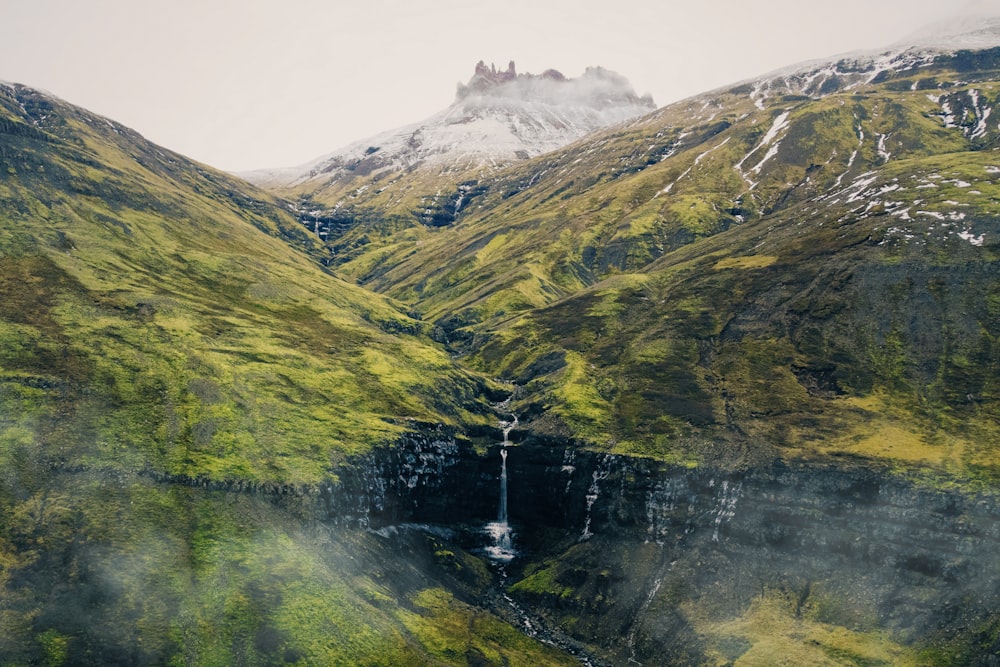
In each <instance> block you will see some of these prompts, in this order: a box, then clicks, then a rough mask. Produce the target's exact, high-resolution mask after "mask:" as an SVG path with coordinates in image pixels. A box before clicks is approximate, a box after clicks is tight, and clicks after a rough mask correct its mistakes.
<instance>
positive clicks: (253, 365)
mask: <svg viewBox="0 0 1000 667" xmlns="http://www.w3.org/2000/svg"><path fill="white" fill-rule="evenodd" d="M3 90H4V95H3V97H2V98H0V99H2V101H3V106H2V113H3V117H2V119H0V129H2V130H3V132H4V134H3V137H4V151H3V157H2V159H3V165H2V169H0V188H2V190H0V197H2V199H0V201H2V215H3V219H4V224H3V226H2V227H0V290H2V299H0V304H2V305H0V312H2V319H0V322H2V324H0V326H2V329H0V340H2V341H3V343H2V347H0V350H2V353H0V354H2V356H0V367H2V368H3V383H4V384H3V387H4V392H3V394H2V396H3V398H2V400H3V414H5V415H7V418H6V419H5V420H4V423H3V437H4V440H5V442H7V443H9V445H8V447H7V449H11V450H16V449H17V448H21V447H31V448H35V447H36V446H37V442H44V443H46V446H45V447H44V451H45V455H46V456H47V457H50V458H51V461H52V463H53V465H63V466H76V465H84V466H87V467H111V468H115V469H120V470H127V471H141V470H156V471H160V472H164V473H169V474H173V475H186V476H190V477H208V478H213V479H234V478H239V479H244V480H249V481H252V482H279V483H294V484H311V483H316V482H318V481H319V480H320V479H322V478H323V477H324V475H326V474H327V473H328V471H329V469H330V466H331V464H332V463H334V462H336V461H337V460H339V459H341V458H342V457H343V456H344V455H345V454H347V453H351V452H357V451H363V450H364V449H366V448H368V447H370V446H371V445H372V444H375V443H384V442H389V441H391V440H393V439H394V437H395V436H396V435H397V434H399V433H401V432H402V431H404V430H405V429H406V424H407V420H417V421H421V422H431V423H451V424H454V423H457V422H462V423H470V422H471V423H475V422H476V421H477V420H478V419H480V417H477V416H476V415H475V414H473V413H475V412H476V411H477V410H481V409H480V408H478V407H477V403H476V401H477V394H478V392H479V390H480V384H481V383H480V382H479V381H478V380H476V379H474V378H473V377H472V376H470V375H468V374H467V373H465V372H463V371H461V370H459V369H457V368H456V367H455V366H454V364H453V363H452V362H451V361H450V360H449V358H448V356H447V355H446V354H444V353H443V352H442V351H440V350H439V349H436V348H435V347H434V346H433V344H432V343H431V341H430V340H429V339H428V338H427V337H426V333H427V326H426V325H424V324H423V323H421V322H418V321H415V320H413V319H412V318H411V317H409V316H407V315H406V314H405V313H404V312H402V311H401V310H400V309H399V308H398V307H397V306H395V305H394V304H393V303H391V302H390V301H388V300H387V299H384V298H381V297H378V296H375V295H372V294H371V293H369V292H366V291H364V290H361V289H359V288H358V287H355V286H353V285H351V284H348V283H346V282H344V281H342V280H339V279H338V278H336V277H335V276H333V275H331V274H330V273H328V272H324V271H322V270H321V269H320V268H319V262H318V261H316V260H317V258H318V257H321V256H322V252H323V251H322V248H320V247H319V245H318V243H317V241H316V240H315V239H314V238H313V237H311V236H309V235H308V234H307V233H306V232H305V230H303V229H301V227H300V226H299V225H298V224H297V223H296V222H295V220H294V219H293V218H291V217H290V215H289V214H288V213H287V212H286V211H284V210H283V209H282V206H281V205H280V203H278V202H276V201H275V200H273V199H271V198H270V197H268V196H267V195H264V194H263V193H261V192H259V191H256V190H254V189H253V188H251V187H250V186H248V185H246V184H245V183H243V182H241V181H239V180H236V179H233V178H231V177H228V176H225V175H223V174H221V173H219V172H216V171H214V170H211V169H209V168H207V167H203V166H199V165H196V164H193V163H191V162H189V161H187V160H185V159H184V158H182V157H181V156H178V155H176V154H171V153H168V152H166V151H164V150H162V149H159V148H157V147H155V146H152V145H150V144H148V143H146V142H144V141H143V140H142V139H141V137H139V136H138V135H136V134H135V133H133V132H131V131H129V130H126V129H125V128H122V127H120V126H118V125H115V124H114V123H112V122H110V121H106V120H105V119H103V118H99V117H97V116H92V115H90V114H87V113H86V112H83V111H80V110H78V109H74V108H72V107H69V106H68V105H64V104H62V103H59V102H57V101H54V100H51V99H49V98H46V97H42V96H40V95H38V94H36V93H33V92H31V91H29V90H27V89H23V88H22V89H14V90H12V89H9V88H5V89H3ZM262 232H263V233H262ZM470 410H471V411H472V412H470Z"/></svg>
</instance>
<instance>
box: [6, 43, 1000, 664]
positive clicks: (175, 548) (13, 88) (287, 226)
mask: <svg viewBox="0 0 1000 667" xmlns="http://www.w3.org/2000/svg"><path fill="white" fill-rule="evenodd" d="M993 46H994V48H988V47H983V48H979V49H977V50H967V49H957V50H956V49H952V50H940V49H938V50H927V49H926V48H913V49H910V48H899V49H895V50H887V51H882V52H880V53H878V54H869V55H863V54H862V55H858V56H857V57H852V58H842V59H838V60H834V61H831V62H822V63H818V64H817V63H812V64H808V65H803V66H801V67H793V68H789V69H788V70H784V71H782V72H779V73H774V74H771V75H767V76H765V77H762V78H760V79H757V80H752V81H747V82H743V83H740V84H737V85H734V86H731V87H727V88H723V89H719V90H716V91H710V92H707V93H705V94H703V95H700V96H696V97H694V98H691V99H687V100H683V101H681V102H677V103H675V104H671V105H668V106H666V107H663V108H660V109H658V110H654V109H653V108H652V101H651V100H648V98H641V97H639V96H637V95H635V93H634V91H633V90H632V89H631V86H630V85H629V84H628V82H627V81H626V80H624V77H621V76H620V75H617V74H615V73H613V72H609V71H607V70H602V69H600V68H595V69H593V70H587V72H586V73H585V74H584V75H583V76H582V77H580V78H578V79H566V77H564V76H563V75H562V74H560V73H558V72H555V71H552V70H550V71H548V72H546V73H544V74H542V75H537V76H535V75H525V74H518V73H517V72H516V69H515V67H514V64H513V63H511V65H510V66H509V68H508V69H507V70H503V69H500V70H497V68H496V67H487V66H486V65H485V64H484V63H480V64H479V65H478V66H477V67H476V70H475V74H474V76H473V78H472V79H471V80H470V82H469V83H468V84H467V85H465V86H464V87H460V88H459V93H458V95H457V96H456V102H455V104H454V105H453V106H452V107H449V109H448V110H446V111H445V112H442V114H439V115H438V116H435V117H432V119H429V120H428V121H426V122H425V123H424V124H417V125H415V126H410V127H407V128H403V129H402V130H400V131H390V132H387V133H385V134H384V135H379V137H376V138H373V139H372V140H363V141H361V142H358V143H356V144H353V145H352V146H350V147H348V148H347V149H344V150H343V151H340V152H338V153H334V154H329V155H327V156H325V157H323V158H320V159H318V160H317V161H315V162H314V163H311V165H310V166H308V168H306V169H305V170H292V171H289V170H284V171H283V170H274V171H270V172H267V173H265V172H260V173H257V174H251V175H247V177H248V178H250V179H251V180H252V181H254V182H255V183H256V185H253V184H251V183H250V182H248V181H246V180H243V179H241V178H238V177H236V176H232V175H228V174H224V173H222V172H219V171H217V170H214V169H212V168H210V167H208V166H206V165H200V164H198V163H195V162H192V161H190V160H188V159H187V158H185V157H183V156H181V155H179V154H176V153H173V152H171V151H169V150H167V149H165V148H160V147H158V146H156V145H154V144H152V143H149V142H147V141H146V140H145V139H143V138H142V137H141V136H139V135H138V134H137V133H135V132H133V131H132V130H129V129H128V128H125V127H124V126H121V125H120V124H117V123H115V122H114V121H111V120H108V119H105V118H103V117H101V116H97V115H96V114H92V113H90V112H88V111H85V110H83V109H80V108H78V107H75V106H73V105H72V104H70V103H68V102H64V101H62V100H58V99H57V98H54V97H51V96H48V95H46V94H44V93H40V92H38V91H35V90H33V89H31V88H27V87H25V86H20V85H14V84H11V85H7V84H0V220H2V225H0V475H2V476H0V507H2V508H3V512H2V514H0V591H2V593H0V664H11V665H20V664H49V665H97V664H193V665H202V664H205V665H209V664H248V665H249V664H252V665H257V664H260V665H264V664H268V665H271V664H303V665H305V664H332V665H356V664H357V665H360V664H364V665H395V664H413V665H450V664H454V665H528V664H531V665H536V664H537V665H548V664H552V665H563V664H567V665H568V664H587V665H636V664H638V665H665V664H671V665H674V664H675V665H718V666H721V665H741V666H746V665H762V664H809V665H952V664H970V665H992V664H995V662H996V660H997V659H998V658H997V656H1000V611H998V610H1000V579H998V578H997V576H996V573H997V572H998V571H1000V570H998V565H1000V563H998V562H997V558H998V556H997V554H998V553H1000V551H998V546H1000V544H998V542H1000V521H998V520H1000V498H998V496H997V494H998V488H1000V486H998V483H1000V459H998V457H997V442H998V437H1000V386H998V380H997V378H998V377H1000V342H998V337H1000V271H998V261H1000V258H998V249H1000V222H998V221H1000V208H998V204H997V202H998V201H1000V181H998V176H1000V153H997V150H998V149H1000V144H998V141H1000V125H997V122H998V121H1000V110H998V108H997V105H998V102H1000V50H998V48H995V45H993ZM593 89H596V90H598V93H597V94H593V95H591V92H592V90H593ZM512 91H513V92H512ZM567 91H577V92H567ZM580 91H582V92H580ZM566 98H568V99H570V101H571V104H568V105H567V104H564V103H563V101H564V100H565V99H566ZM561 100H562V101H561ZM598 102H599V104H598ZM540 109H541V111H540ZM595 109H596V110H595ZM560 114H561V115H560ZM532 118H534V119H536V120H537V119H539V118H543V119H545V121H544V122H543V121H542V120H537V122H536V123H535V124H533V125H532V124H530V122H529V121H530V119H532ZM498 119H500V120H498ZM526 119H527V120H526ZM570 120H572V122H570ZM529 126H530V129H531V132H529V131H528V129H529ZM498 127H499V128H500V129H497V128H498ZM510 127H516V128H520V129H519V131H518V132H513V133H511V132H510ZM483 128H486V129H485V130H484V129H483ZM483 132H486V133H487V135H488V136H490V137H493V138H494V139H496V138H497V137H504V138H505V139H504V141H499V140H496V141H492V142H491V141H484V140H482V137H483V136H485V135H483ZM477 133H478V134H477ZM533 133H534V134H533ZM459 135H461V136H459ZM442 137H443V138H442ZM469 137H472V139H470V138H469ZM512 137H513V138H512ZM532 137H534V139H532ZM539 137H540V138H539ZM417 139H420V141H418V140H417ZM508 139H509V140H510V141H508ZM515 139H516V141H515ZM512 142H513V143H512ZM469 146H473V147H474V148H475V150H473V149H471V148H469ZM525 146H527V148H526V147H525ZM445 148H447V150H445ZM491 151H497V152H496V153H491ZM522 153H523V154H522Z"/></svg>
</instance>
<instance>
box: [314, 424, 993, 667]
mask: <svg viewBox="0 0 1000 667" xmlns="http://www.w3.org/2000/svg"><path fill="white" fill-rule="evenodd" d="M507 470H508V478H509V506H508V510H509V516H510V521H511V524H512V526H513V528H514V531H515V544H514V546H515V548H516V549H517V550H518V554H519V555H518V557H517V558H515V560H514V562H513V563H511V564H510V565H508V566H507V572H508V573H509V576H510V579H509V581H510V582H511V586H510V592H511V595H513V596H514V598H515V599H517V600H518V601H520V602H521V603H522V604H523V605H525V607H526V608H527V609H529V610H530V611H532V612H534V613H535V614H538V615H540V616H542V617H544V618H547V619H548V620H549V621H550V622H552V623H555V624H557V625H560V626H561V627H562V629H563V630H566V631H568V632H569V633H570V634H571V635H573V636H574V637H575V638H576V639H579V640H582V641H585V642H588V643H589V644H590V645H591V646H592V647H597V649H598V651H599V652H602V653H603V654H604V655H606V656H607V657H608V659H609V660H610V661H611V662H612V663H615V664H626V663H627V662H630V661H638V662H640V663H645V664H652V663H653V661H655V660H657V659H659V660H665V661H666V662H667V663H676V664H684V663H687V662H690V661H692V660H698V659H702V658H704V657H705V656H706V655H710V654H713V653H712V652H713V651H718V650H721V649H719V646H720V645H719V644H717V643H713V641H714V640H713V639H712V638H711V632H709V633H708V637H709V638H708V639H706V638H705V637H704V636H703V637H700V638H699V636H698V633H695V632H694V630H693V624H694V623H696V622H697V617H698V615H699V614H700V613H705V614H709V615H711V616H712V617H714V618H716V619H736V618H738V617H741V616H743V615H744V614H747V613H749V612H748V610H751V609H753V608H754V605H758V604H762V602H761V601H762V600H765V599H768V598H769V596H772V595H775V594H780V595H781V596H783V598H782V599H786V600H789V603H788V604H789V605H790V609H791V612H789V613H790V614H791V615H793V616H797V617H803V618H805V617H807V616H808V617H811V618H814V619H818V622H821V623H822V624H824V625H825V626H838V627H841V628H846V629H847V630H845V632H846V631H851V632H862V631H874V630H878V631H884V632H888V633H889V634H890V635H891V636H892V637H894V638H895V639H896V641H898V642H900V643H901V644H903V645H907V644H912V643H919V642H922V641H926V640H935V639H939V638H942V637H946V638H953V637H954V636H955V635H956V634H959V633H963V632H967V631H968V630H969V629H970V628H973V627H978V626H982V625H984V624H987V623H988V622H989V621H990V619H991V615H993V614H994V612H995V610H996V609H997V608H998V605H1000V585H998V583H997V581H996V578H995V576H994V573H995V572H996V568H997V566H998V565H1000V563H998V557H997V553H998V547H1000V528H998V526H1000V511H998V510H997V503H996V502H995V500H996V499H995V498H993V497H987V496H982V495H975V494H964V493H957V492H954V491H948V490H943V489H938V488H934V487H933V486H931V485H928V484H926V483H925V484H917V483H914V482H910V481H906V480H903V479H901V478H900V477H898V476H895V475H892V474H890V473H889V471H888V470H884V471H883V470H873V469H872V468H871V467H864V466H853V465H851V464H850V463H846V464H844V465H841V466H836V465H832V464H823V465H819V464H814V465H806V464H802V465H792V464H786V463H775V464H774V465H771V466H766V467H760V468H757V469H751V470H743V471H738V472H737V471H724V470H718V469H714V470H713V469H688V468H684V467H677V466H670V465H666V464H663V463H657V462H652V461H649V460H644V459H635V458H630V457H623V456H612V455H604V454H600V453H594V452H586V451H581V450H577V449H574V448H572V447H568V446H564V445H561V444H555V443H548V444H542V443H534V444H532V443H525V444H521V445H515V446H512V447H509V448H508V456H507ZM499 471H500V456H499V447H491V448H488V449H486V450H485V451H484V452H482V453H476V452H475V451H474V450H473V449H472V448H471V447H469V446H468V445H467V444H460V443H458V442H456V441H455V440H454V439H452V438H449V437H413V438H408V439H406V440H405V441H404V442H403V443H402V444H401V446H400V447H399V448H397V449H393V450H381V451H379V452H376V453H374V454H372V455H370V456H369V457H367V458H366V459H365V460H363V461H356V462H355V464H354V465H353V466H351V467H350V468H346V469H345V472H347V473H348V475H349V476H347V477H342V478H341V483H340V485H339V486H337V487H336V488H333V487H331V490H330V491H329V492H327V493H326V494H325V499H326V500H325V502H326V512H327V520H329V521H333V522H335V523H336V522H343V521H348V522H358V523H360V524H361V525H364V526H367V527H370V528H372V529H376V530H379V531H380V532H382V533H384V534H388V533H386V532H385V531H387V530H388V531H390V532H392V531H394V530H395V527H396V526H399V525H401V524H407V523H410V524H412V523H418V524H427V525H430V526H431V527H432V528H431V530H435V531H439V532H440V533H441V534H447V535H450V536H451V539H453V540H455V541H456V542H458V543H460V545H461V546H463V547H465V548H467V549H471V550H473V551H476V550H477V549H479V550H481V549H482V547H483V546H484V545H485V543H486V541H487V539H488V538H487V537H486V536H485V535H484V534H483V533H482V531H481V530H480V529H481V527H482V526H483V525H485V523H487V522H489V521H491V520H493V519H495V517H496V511H497V502H498V494H499V483H498V477H499ZM435 534H437V533H435ZM776 592H777V593H776ZM692 610H697V612H698V613H692ZM701 634H702V635H705V631H704V629H702V630H701ZM623 637H624V638H625V639H624V641H623ZM727 641H728V640H727ZM741 642H742V643H741ZM737 644H738V646H737V648H740V647H742V648H740V650H742V651H746V650H749V649H750V647H751V644H752V641H750V642H749V643H748V642H747V641H746V640H741V641H740V642H737ZM726 646H728V648H726V650H728V651H733V650H735V649H734V648H733V646H731V645H728V644H727V645H726Z"/></svg>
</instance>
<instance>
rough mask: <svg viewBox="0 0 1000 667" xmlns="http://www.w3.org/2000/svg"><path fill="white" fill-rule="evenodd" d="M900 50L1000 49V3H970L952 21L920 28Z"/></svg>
mask: <svg viewBox="0 0 1000 667" xmlns="http://www.w3.org/2000/svg"><path fill="white" fill-rule="evenodd" d="M897 46H914V47H918V48H926V49H935V50H937V49H943V50H952V49H956V50H957V49H987V48H991V47H994V46H1000V0H977V1H976V2H971V3H968V4H966V5H964V6H963V7H961V8H960V9H959V10H958V11H956V12H955V13H954V14H953V15H952V16H950V17H949V18H946V19H943V20H941V21H937V22H935V23H932V24H930V25H927V26H925V27H924V28H921V29H920V30H918V31H916V32H914V33H912V34H911V35H909V36H908V37H906V38H904V39H902V40H900V41H899V42H897Z"/></svg>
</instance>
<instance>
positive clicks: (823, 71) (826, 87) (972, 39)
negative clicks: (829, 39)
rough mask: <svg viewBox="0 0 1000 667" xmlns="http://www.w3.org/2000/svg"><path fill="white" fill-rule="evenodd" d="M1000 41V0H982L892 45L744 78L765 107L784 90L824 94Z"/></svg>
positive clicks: (814, 95) (982, 48)
mask: <svg viewBox="0 0 1000 667" xmlns="http://www.w3.org/2000/svg"><path fill="white" fill-rule="evenodd" d="M997 47H1000V1H998V0H982V1H980V2H975V3H972V4H970V5H968V6H966V7H964V8H963V9H962V10H961V11H959V12H958V13H956V14H955V15H953V16H952V17H950V18H948V19H944V20H942V21H938V22H936V23H933V24H931V25H928V26H926V27H924V28H922V29H921V30H919V31H917V32H915V33H913V34H911V35H909V36H908V37H905V38H904V39H901V40H899V41H898V42H896V43H894V44H891V45H889V46H887V47H884V48H881V49H875V50H868V51H855V52H851V53H843V54H839V55H836V56H833V57H830V58H824V59H818V60H811V61H806V62H802V63H797V64H795V65H791V66H789V67H785V68H782V69H780V70H776V71H773V72H769V73H767V74H764V75H763V76H761V77H758V78H756V79H754V80H751V81H747V82H744V85H750V86H751V87H752V91H751V93H750V94H751V97H752V98H753V99H754V102H755V103H756V104H757V106H758V107H759V108H762V105H763V103H764V100H765V99H767V98H768V97H774V96H778V95H788V94H793V95H809V96H812V97H817V96H822V95H825V94H829V93H833V92H836V91H840V90H850V89H852V88H856V87H858V86H861V85H865V84H869V83H873V82H877V81H879V80H881V79H885V78H888V77H892V76H895V75H896V74H898V73H901V72H907V71H912V70H915V69H919V68H921V67H927V66H929V65H930V64H931V63H932V62H934V60H935V59H936V58H939V57H940V56H942V55H947V54H956V53H959V52H961V51H979V50H985V49H992V48H997Z"/></svg>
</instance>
